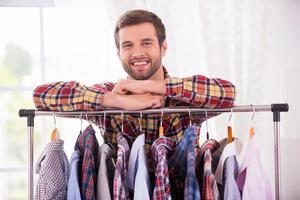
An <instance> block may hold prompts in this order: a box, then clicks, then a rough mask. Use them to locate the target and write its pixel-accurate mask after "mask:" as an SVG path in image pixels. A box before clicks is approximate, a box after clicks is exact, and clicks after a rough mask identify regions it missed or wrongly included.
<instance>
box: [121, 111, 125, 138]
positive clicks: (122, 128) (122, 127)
mask: <svg viewBox="0 0 300 200" xmlns="http://www.w3.org/2000/svg"><path fill="white" fill-rule="evenodd" d="M121 120H122V126H121V131H122V133H124V112H123V111H121Z"/></svg>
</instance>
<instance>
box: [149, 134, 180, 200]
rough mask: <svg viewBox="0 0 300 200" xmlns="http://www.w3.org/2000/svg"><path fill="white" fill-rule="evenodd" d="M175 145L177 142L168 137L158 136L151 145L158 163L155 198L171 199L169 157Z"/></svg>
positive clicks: (160, 199)
mask: <svg viewBox="0 0 300 200" xmlns="http://www.w3.org/2000/svg"><path fill="white" fill-rule="evenodd" d="M175 147H176V142H175V141H173V140H171V139H170V138H167V137H161V138H158V139H157V140H155V141H154V143H153V145H152V147H151V150H152V155H153V157H154V159H155V165H156V170H155V187H154V191H153V200H168V199H171V185H170V179H169V167H168V157H169V156H170V155H171V154H172V153H173V152H174V150H175Z"/></svg>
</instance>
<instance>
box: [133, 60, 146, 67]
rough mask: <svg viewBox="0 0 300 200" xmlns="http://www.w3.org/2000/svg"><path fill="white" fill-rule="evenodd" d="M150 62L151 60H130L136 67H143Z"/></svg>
mask: <svg viewBox="0 0 300 200" xmlns="http://www.w3.org/2000/svg"><path fill="white" fill-rule="evenodd" d="M149 63H150V61H149V60H143V61H133V62H130V64H131V65H132V66H134V67H142V66H145V65H148V64H149Z"/></svg>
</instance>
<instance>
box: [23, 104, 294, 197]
mask: <svg viewBox="0 0 300 200" xmlns="http://www.w3.org/2000/svg"><path fill="white" fill-rule="evenodd" d="M288 110H289V105H288V104H287V103H277V104H271V105H250V106H234V107H232V108H224V109H203V108H193V107H174V108H161V109H146V110H138V111H128V110H117V109H105V110H99V111H70V112H54V111H39V110H35V109H20V110H19V116H20V117H27V128H28V143H29V145H28V157H29V160H28V199H30V200H32V199H33V185H34V183H33V134H34V118H35V117H38V116H57V117H82V115H83V114H85V115H89V116H92V115H101V114H109V115H116V114H155V113H161V114H165V113H205V114H207V113H225V112H273V122H274V165H275V170H274V171H275V198H276V200H279V199H281V174H280V172H281V168H280V113H281V112H288Z"/></svg>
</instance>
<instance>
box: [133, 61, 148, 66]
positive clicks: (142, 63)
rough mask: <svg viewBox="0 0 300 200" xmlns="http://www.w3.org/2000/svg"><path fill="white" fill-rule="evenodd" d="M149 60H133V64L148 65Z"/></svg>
mask: <svg viewBox="0 0 300 200" xmlns="http://www.w3.org/2000/svg"><path fill="white" fill-rule="evenodd" d="M147 63H148V62H147V61H140V62H133V63H132V64H133V65H146V64H147Z"/></svg>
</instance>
